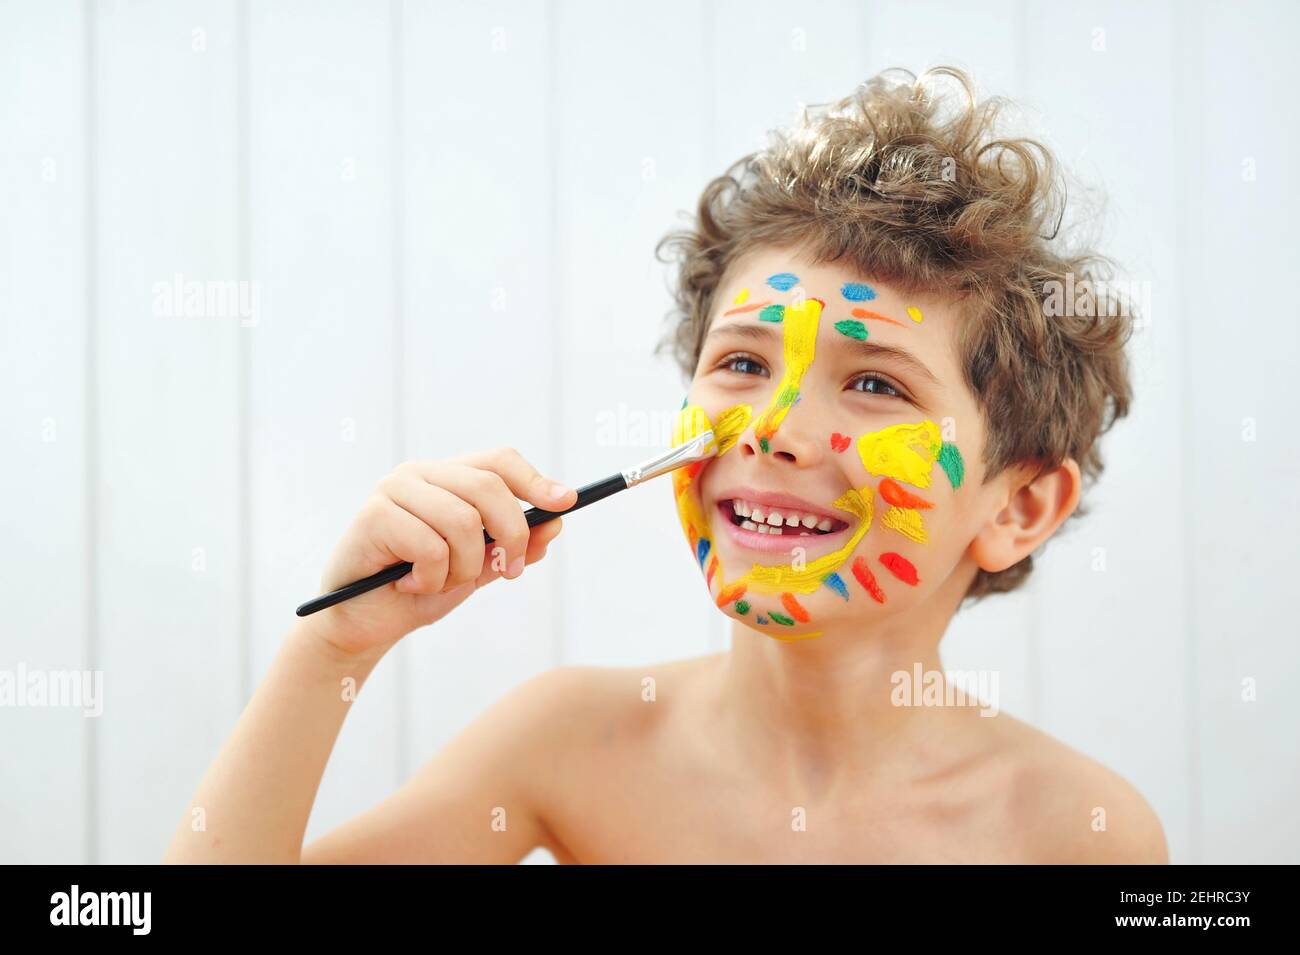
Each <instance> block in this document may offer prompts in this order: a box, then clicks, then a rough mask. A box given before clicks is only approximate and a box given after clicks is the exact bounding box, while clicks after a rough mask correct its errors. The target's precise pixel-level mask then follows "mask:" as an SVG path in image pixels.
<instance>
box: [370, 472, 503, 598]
mask: <svg viewBox="0 0 1300 955" xmlns="http://www.w3.org/2000/svg"><path fill="white" fill-rule="evenodd" d="M382 487H383V490H384V493H386V494H387V495H388V496H389V498H390V500H392V502H393V503H394V504H396V505H397V506H398V507H400V508H401V509H402V510H404V511H407V512H408V513H409V514H411V515H412V516H413V517H415V518H416V519H418V520H420V521H423V522H424V524H425V525H426V526H427V527H429V528H431V529H432V530H434V531H436V532H437V536H439V537H441V538H442V540H443V541H445V542H446V543H445V546H446V547H447V548H448V549H449V550H450V555H449V556H448V560H447V576H446V580H445V581H444V584H443V586H444V587H446V588H450V587H455V586H457V585H458V584H463V583H465V582H466V581H470V580H473V579H474V578H476V577H477V576H478V573H479V567H480V566H482V562H483V552H484V542H483V522H482V518H480V516H479V513H478V511H477V510H475V509H474V508H473V507H472V506H471V505H469V504H468V503H466V502H465V501H463V500H462V499H461V498H459V497H457V496H456V495H455V494H453V493H452V492H451V491H448V490H446V489H445V488H441V487H438V486H437V485H435V484H429V483H427V482H425V481H419V480H391V481H385V482H384V483H383V485H382ZM406 559H407V560H409V559H410V558H406Z"/></svg>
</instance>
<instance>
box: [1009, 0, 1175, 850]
mask: <svg viewBox="0 0 1300 955" xmlns="http://www.w3.org/2000/svg"><path fill="white" fill-rule="evenodd" d="M1170 15H1171V9H1170V5H1169V4H1146V5H1134V4H1126V3H1122V2H1113V3H1110V2H1108V3H1101V4H1097V3H1094V4H1091V5H1089V6H1087V7H1069V6H1059V5H1049V4H1041V5H1040V4H1035V5H1034V6H1033V7H1032V9H1031V11H1030V18H1029V27H1028V34H1027V69H1026V93H1027V94H1028V96H1029V98H1030V102H1031V105H1032V106H1033V107H1034V108H1035V110H1036V114H1037V116H1038V117H1039V122H1040V123H1041V124H1042V126H1043V129H1042V131H1041V137H1040V138H1042V139H1043V140H1044V141H1045V142H1046V143H1047V144H1048V145H1049V146H1050V147H1051V148H1053V149H1054V151H1055V152H1056V154H1057V158H1058V159H1059V160H1060V161H1061V162H1062V164H1063V165H1064V166H1065V167H1066V168H1067V169H1069V170H1071V171H1072V172H1073V173H1074V174H1075V175H1076V176H1077V177H1078V179H1079V180H1080V182H1079V185H1075V184H1074V183H1073V182H1072V183H1071V191H1070V199H1071V202H1072V203H1074V204H1076V209H1075V210H1074V212H1073V213H1072V219H1073V220H1075V221H1078V220H1080V219H1083V220H1085V221H1087V220H1088V219H1089V218H1092V217H1096V216H1098V215H1101V216H1102V217H1103V218H1102V219H1101V220H1100V222H1099V223H1098V224H1099V225H1100V224H1101V223H1104V231H1101V232H1100V234H1099V235H1097V237H1096V240H1095V242H1096V244H1098V245H1100V247H1101V249H1102V251H1103V252H1105V253H1107V254H1109V255H1111V256H1113V257H1114V258H1115V259H1116V260H1117V261H1118V262H1119V263H1120V264H1121V265H1122V266H1123V267H1124V270H1125V271H1124V273H1123V274H1121V275H1120V276H1119V278H1120V279H1127V280H1131V281H1136V282H1139V283H1144V284H1140V285H1138V286H1137V288H1138V290H1139V293H1140V294H1139V300H1138V302H1137V303H1136V304H1137V305H1138V307H1139V308H1140V309H1141V308H1143V307H1144V306H1143V301H1142V298H1144V297H1146V298H1149V308H1146V309H1145V311H1146V314H1142V315H1140V316H1139V318H1140V324H1139V327H1138V331H1137V333H1136V335H1135V337H1134V338H1133V340H1132V341H1131V343H1130V345H1129V353H1130V357H1131V361H1132V370H1131V373H1132V379H1133V387H1134V401H1133V407H1132V411H1131V413H1130V415H1129V417H1128V418H1126V419H1124V420H1122V421H1121V422H1120V423H1119V424H1118V425H1116V427H1115V428H1114V430H1113V431H1112V432H1111V433H1110V434H1109V435H1108V436H1107V437H1105V438H1104V439H1103V441H1102V454H1103V457H1104V460H1105V462H1106V470H1105V473H1104V475H1103V476H1102V478H1101V480H1100V481H1099V482H1098V484H1097V485H1096V486H1095V488H1094V489H1092V490H1091V491H1089V492H1088V493H1086V494H1085V496H1084V503H1085V504H1086V505H1087V506H1088V507H1089V509H1090V510H1091V513H1089V514H1087V515H1084V516H1083V517H1081V518H1078V519H1075V520H1071V521H1070V522H1069V523H1068V524H1067V525H1066V527H1065V528H1063V529H1062V530H1061V531H1059V532H1058V533H1057V535H1056V537H1054V538H1053V539H1052V540H1051V541H1049V542H1048V545H1047V550H1046V555H1045V557H1044V559H1043V561H1042V564H1041V567H1040V568H1039V569H1038V570H1037V571H1035V573H1036V575H1040V579H1039V580H1038V581H1037V585H1038V593H1039V595H1040V600H1041V605H1040V606H1041V611H1040V616H1039V623H1040V626H1039V629H1038V632H1037V633H1036V634H1034V636H1033V639H1034V640H1035V641H1036V642H1037V643H1038V645H1039V646H1040V647H1041V651H1040V653H1041V658H1042V661H1043V692H1042V701H1041V706H1040V714H1039V715H1040V724H1041V725H1042V726H1043V728H1044V729H1046V730H1047V731H1048V732H1051V733H1052V734H1054V735H1055V736H1057V737H1058V738H1061V739H1063V740H1064V741H1066V742H1067V743H1069V744H1071V745H1072V746H1075V747H1077V748H1078V749H1080V750H1082V751H1083V752H1086V753H1088V754H1089V755H1091V756H1093V757H1095V758H1097V759H1099V760H1100V761H1101V762H1103V763H1104V764H1106V765H1107V766H1110V767H1111V768H1113V769H1115V770H1116V771H1117V772H1119V773H1120V774H1121V775H1123V776H1124V777H1125V778H1127V779H1128V780H1129V781H1130V782H1132V783H1133V784H1134V785H1135V786H1136V787H1137V788H1138V789H1139V790H1140V791H1141V792H1142V793H1143V794H1144V795H1145V796H1146V797H1147V799H1148V800H1149V801H1150V802H1151V803H1152V805H1153V806H1154V808H1155V809H1156V812H1157V814H1158V815H1159V816H1160V819H1161V822H1162V823H1163V825H1164V827H1165V833H1166V836H1167V838H1168V840H1169V843H1170V852H1171V856H1172V858H1173V860H1174V861H1176V862H1184V861H1190V860H1189V859H1188V857H1187V850H1188V846H1189V843H1190V825H1191V818H1190V814H1189V806H1190V804H1191V800H1192V798H1193V796H1192V793H1191V787H1192V785H1193V780H1192V779H1191V777H1190V775H1189V772H1188V761H1187V757H1188V753H1187V746H1188V739H1189V738H1188V736H1187V726H1186V719H1185V714H1186V704H1185V697H1184V692H1185V687H1184V683H1183V680H1182V673H1183V653H1184V645H1185V636H1186V628H1187V619H1186V616H1185V595H1186V583H1187V582H1186V581H1185V580H1184V578H1183V574H1182V559H1181V554H1182V549H1183V547H1184V518H1185V516H1186V515H1187V503H1188V501H1189V500H1191V498H1188V497H1187V496H1186V489H1185V488H1184V486H1183V485H1182V483H1181V482H1180V481H1179V479H1178V473H1177V467H1176V462H1177V461H1178V460H1179V455H1180V450H1181V441H1182V438H1183V435H1182V434H1181V432H1180V430H1179V428H1178V427H1177V426H1176V422H1177V421H1178V418H1179V407H1178V406H1179V402H1180V399H1181V396H1180V385H1181V377H1182V374H1181V370H1180V368H1179V365H1178V355H1179V344H1180V339H1181V335H1182V328H1181V326H1182V324H1183V323H1182V322H1181V321H1180V316H1181V315H1183V314H1185V313H1186V309H1187V308H1189V307H1191V306H1192V301H1191V300H1189V297H1188V296H1187V295H1186V294H1184V291H1183V289H1182V288H1181V287H1180V285H1179V283H1178V281H1177V266H1178V262H1177V249H1176V231H1175V226H1176V213H1177V210H1178V206H1179V203H1180V202H1181V201H1182V198H1181V196H1180V194H1179V187H1180V184H1179V180H1178V177H1177V176H1172V175H1169V170H1171V169H1175V168H1177V167H1179V166H1180V165H1182V164H1184V161H1182V160H1180V152H1179V150H1180V144H1179V142H1178V136H1177V127H1176V117H1175V115H1174V113H1173V112H1172V111H1171V110H1169V109H1168V108H1167V104H1168V103H1170V102H1172V101H1173V100H1174V92H1175V82H1174V80H1175V76H1174V69H1175V61H1174V56H1175V53H1176V50H1175V47H1174V41H1173V38H1172V36H1171V35H1170V33H1169V30H1168V27H1169V26H1170V20H1169V18H1170ZM1134 90H1141V91H1142V93H1141V97H1140V98H1139V99H1138V100H1136V101H1133V102H1132V103H1131V108H1117V107H1118V106H1119V105H1120V104H1123V103H1124V102H1125V99H1126V97H1128V96H1129V95H1130V94H1131V92H1132V91H1134ZM1085 186H1086V187H1090V188H1092V189H1098V190H1102V192H1103V193H1104V195H1105V198H1106V205H1105V207H1104V208H1096V209H1092V210H1091V211H1088V206H1087V205H1082V203H1088V202H1090V201H1094V197H1092V196H1090V195H1089V194H1088V192H1087V191H1086V189H1085V188H1083V187H1085ZM1097 228H1098V227H1097V226H1096V225H1094V226H1093V229H1094V232H1096V231H1097ZM1148 289H1149V295H1145V294H1142V293H1145V291H1146V290H1148ZM1135 726H1140V727H1141V728H1142V731H1141V732H1140V733H1137V732H1134V731H1133V730H1134V727H1135Z"/></svg>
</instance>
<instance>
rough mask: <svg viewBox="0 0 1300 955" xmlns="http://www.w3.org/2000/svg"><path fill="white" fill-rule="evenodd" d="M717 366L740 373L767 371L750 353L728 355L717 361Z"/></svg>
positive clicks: (764, 373)
mask: <svg viewBox="0 0 1300 955" xmlns="http://www.w3.org/2000/svg"><path fill="white" fill-rule="evenodd" d="M718 367H719V368H725V369H727V370H728V371H734V372H738V373H739V374H742V375H766V374H767V373H768V371H767V367H766V366H765V365H764V364H763V363H762V362H761V361H759V360H758V359H757V358H754V357H753V356H752V355H739V354H737V355H728V356H727V357H726V358H724V359H722V361H720V362H718Z"/></svg>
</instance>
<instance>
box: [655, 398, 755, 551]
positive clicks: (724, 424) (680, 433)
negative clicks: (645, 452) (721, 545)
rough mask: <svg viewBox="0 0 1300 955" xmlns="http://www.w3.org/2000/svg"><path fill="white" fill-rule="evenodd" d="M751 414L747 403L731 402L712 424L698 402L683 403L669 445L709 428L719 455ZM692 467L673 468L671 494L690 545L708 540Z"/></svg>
mask: <svg viewBox="0 0 1300 955" xmlns="http://www.w3.org/2000/svg"><path fill="white" fill-rule="evenodd" d="M752 416H753V409H752V408H751V407H750V406H749V405H732V406H731V407H730V408H726V409H724V410H723V411H721V412H719V413H718V420H717V424H716V425H715V424H714V423H713V422H711V421H710V420H709V416H708V414H706V413H705V411H704V409H703V408H701V407H700V406H699V405H687V406H686V407H685V408H683V409H682V410H681V411H679V412H678V414H677V418H676V419H675V420H674V421H673V447H674V448H675V447H677V446H679V445H682V444H685V443H686V442H687V441H690V440H691V439H692V438H694V437H697V436H698V435H700V434H703V433H704V432H705V431H712V432H713V439H714V442H715V443H716V444H717V446H718V457H721V456H722V455H724V454H726V453H727V452H728V451H730V450H731V449H732V447H734V446H735V444H736V442H737V441H738V440H739V439H740V436H741V435H742V434H744V433H745V429H746V428H747V427H749V421H750V418H751V417H752ZM695 470H697V468H695V467H691V466H687V467H684V468H678V469H677V470H675V471H673V495H674V496H675V497H676V498H677V516H678V517H679V518H680V520H681V522H682V529H683V530H684V531H685V532H686V536H687V538H688V539H689V540H690V542H691V546H692V547H694V546H695V543H696V541H698V540H699V539H700V538H701V537H709V538H710V539H711V534H710V531H709V521H708V518H706V517H705V515H704V509H703V506H702V504H701V503H700V497H699V495H698V494H695V493H694V492H693V491H691V485H692V484H693V483H694V471H695ZM688 491H689V492H690V493H688ZM719 570H721V565H719Z"/></svg>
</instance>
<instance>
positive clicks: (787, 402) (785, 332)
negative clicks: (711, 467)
mask: <svg viewBox="0 0 1300 955" xmlns="http://www.w3.org/2000/svg"><path fill="white" fill-rule="evenodd" d="M821 314H822V303H821V302H819V301H818V300H817V299H815V298H808V299H804V300H803V301H802V302H800V303H799V304H798V305H787V306H786V307H785V317H784V318H783V319H782V321H781V326H782V346H783V350H784V358H785V373H784V374H783V375H782V376H781V381H780V382H779V383H778V384H777V386H776V391H775V392H773V394H772V401H771V403H770V404H769V405H768V406H767V410H766V411H764V412H763V413H762V414H761V415H760V416H759V418H758V420H757V421H756V422H755V423H754V436H755V437H756V438H758V440H759V442H760V443H763V442H766V441H767V439H768V438H770V437H772V435H774V434H776V429H777V428H779V427H781V421H782V420H783V419H784V418H785V415H786V412H788V411H789V410H790V406H791V405H792V404H794V400H795V398H797V397H798V396H799V383H800V381H802V380H803V375H804V372H805V371H807V370H808V366H809V365H811V364H812V360H813V352H814V350H815V348H816V345H817V324H818V321H819V320H820V319H821ZM764 450H766V448H764Z"/></svg>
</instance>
